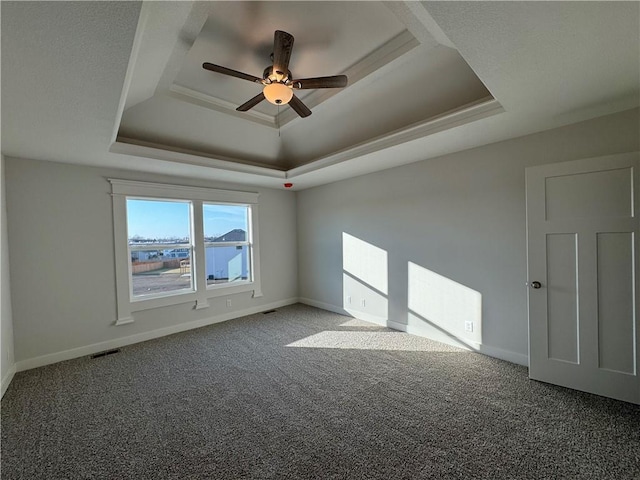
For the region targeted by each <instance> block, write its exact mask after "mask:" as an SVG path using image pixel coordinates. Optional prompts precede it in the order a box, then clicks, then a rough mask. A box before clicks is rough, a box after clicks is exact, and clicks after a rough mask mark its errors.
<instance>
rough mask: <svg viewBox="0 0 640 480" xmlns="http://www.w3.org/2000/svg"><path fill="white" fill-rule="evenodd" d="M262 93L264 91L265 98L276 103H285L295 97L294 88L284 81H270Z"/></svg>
mask: <svg viewBox="0 0 640 480" xmlns="http://www.w3.org/2000/svg"><path fill="white" fill-rule="evenodd" d="M262 93H264V96H265V98H266V99H267V100H268V101H269V102H270V103H273V104H274V105H285V104H287V103H289V100H291V98H292V97H293V90H291V88H289V87H287V86H286V85H285V84H284V83H270V84H269V85H265V87H264V90H263V91H262Z"/></svg>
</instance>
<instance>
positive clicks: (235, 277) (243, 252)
mask: <svg viewBox="0 0 640 480" xmlns="http://www.w3.org/2000/svg"><path fill="white" fill-rule="evenodd" d="M206 252H207V285H219V284H223V283H231V282H239V281H246V280H251V278H250V275H249V266H250V262H249V247H248V246H247V245H241V246H240V245H239V246H237V247H235V246H234V247H207V248H206Z"/></svg>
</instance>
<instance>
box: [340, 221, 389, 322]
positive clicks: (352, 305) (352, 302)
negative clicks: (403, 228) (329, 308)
mask: <svg viewBox="0 0 640 480" xmlns="http://www.w3.org/2000/svg"><path fill="white" fill-rule="evenodd" d="M387 262H388V260H387V252H386V251H385V250H383V249H382V248H379V247H376V246H375V245H372V244H370V243H368V242H365V241H364V240H360V239H359V238H356V237H354V236H352V235H349V234H348V233H345V232H343V233H342V268H343V274H342V290H343V308H344V309H345V310H346V311H347V312H348V313H349V314H350V315H353V316H354V317H358V318H362V319H364V320H369V321H372V322H376V323H384V322H386V321H387V320H388V316H389V301H388V299H387V294H388V266H387Z"/></svg>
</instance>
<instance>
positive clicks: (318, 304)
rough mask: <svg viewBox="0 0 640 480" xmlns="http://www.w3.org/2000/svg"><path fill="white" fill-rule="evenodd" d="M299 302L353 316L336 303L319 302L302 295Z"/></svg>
mask: <svg viewBox="0 0 640 480" xmlns="http://www.w3.org/2000/svg"><path fill="white" fill-rule="evenodd" d="M298 302H299V303H304V304H305V305H309V306H311V307H316V308H321V309H322V310H327V311H329V312H333V313H339V314H340V315H347V316H351V315H349V313H348V312H347V311H346V310H345V309H344V308H340V307H336V306H335V305H331V304H330V303H324V302H319V301H318V300H313V299H311V298H306V297H300V298H299V299H298Z"/></svg>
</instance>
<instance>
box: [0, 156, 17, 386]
mask: <svg viewBox="0 0 640 480" xmlns="http://www.w3.org/2000/svg"><path fill="white" fill-rule="evenodd" d="M4 163H5V160H4V155H3V156H1V157H0V227H1V228H0V235H1V237H0V270H1V272H0V275H1V276H0V287H1V292H0V294H1V296H0V315H1V317H0V320H1V321H0V324H1V328H0V335H1V337H2V338H1V339H0V340H1V341H0V344H1V348H2V350H0V372H1V373H0V378H1V379H2V393H4V391H5V389H6V388H7V387H8V386H9V382H10V381H11V378H12V375H13V370H14V369H13V367H14V365H15V362H14V355H13V317H12V312H11V286H10V276H9V244H8V241H7V208H6V195H5V192H6V190H5V173H4Z"/></svg>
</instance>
